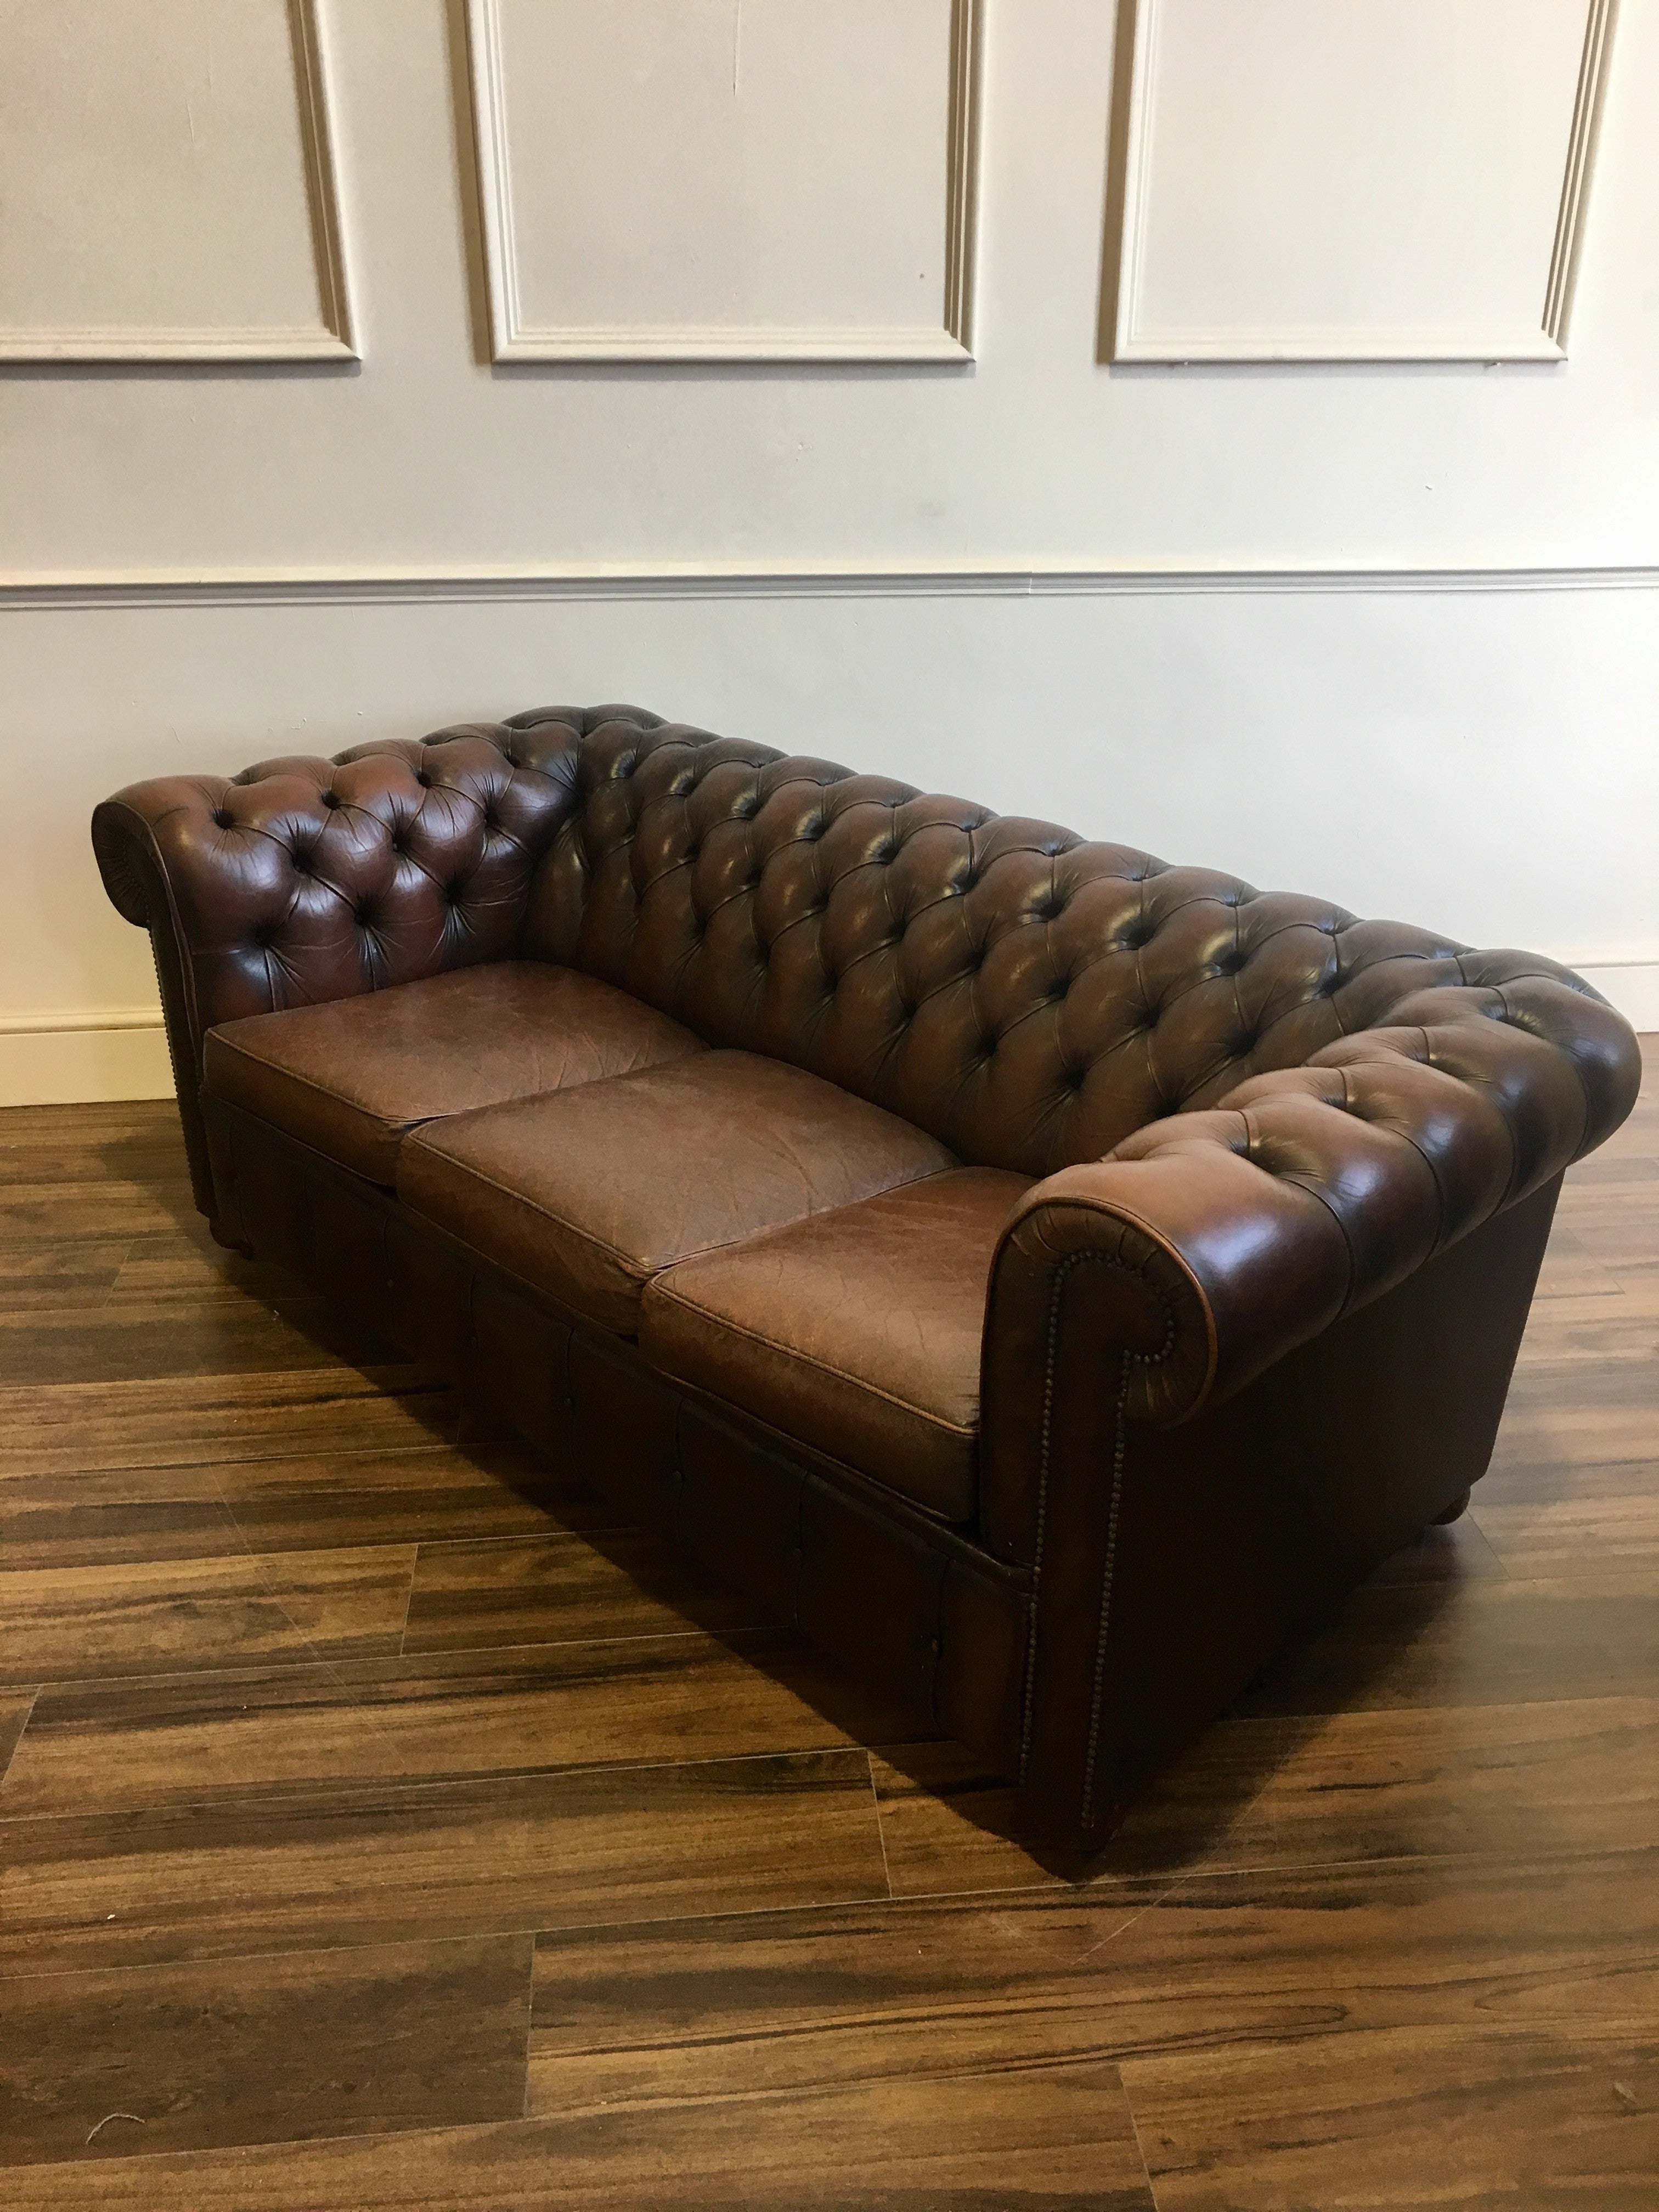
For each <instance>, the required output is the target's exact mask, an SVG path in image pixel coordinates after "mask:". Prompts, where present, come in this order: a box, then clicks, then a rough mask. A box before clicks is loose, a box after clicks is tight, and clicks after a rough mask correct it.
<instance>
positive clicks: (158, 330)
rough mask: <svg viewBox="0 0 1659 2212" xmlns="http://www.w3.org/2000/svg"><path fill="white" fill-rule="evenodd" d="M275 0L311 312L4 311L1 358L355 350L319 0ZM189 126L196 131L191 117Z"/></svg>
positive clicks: (145, 358)
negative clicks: (255, 316) (23, 316)
mask: <svg viewBox="0 0 1659 2212" xmlns="http://www.w3.org/2000/svg"><path fill="white" fill-rule="evenodd" d="M147 4H148V0H147ZM279 4H280V5H281V6H282V7H283V9H284V10H285V13H286V18H287V26H288V34H289V42H290V45H291V50H292V64H293V89H294V94H295V101H296V106H297V118H296V121H297V134H298V142H299V155H300V159H301V164H302V166H303V171H304V202H305V206H304V216H305V221H306V224H307V230H308V234H309V235H308V240H307V244H308V247H309V252H310V254H311V256H312V259H313V267H314V273H315V280H316V289H317V300H318V309H319V312H318V315H317V318H316V319H315V320H314V321H311V322H300V321H295V322H272V323H264V322H251V321H250V322H240V321H237V322H233V321H226V322H222V323H221V322H218V321H203V322H199V323H188V324H180V323H174V322H161V321H157V322H155V323H148V322H143V321H137V320H135V321H131V322H122V323H119V324H115V323H111V324H107V325H98V324H94V323H91V322H82V321H79V320H76V321H68V320H66V321H65V322H64V323H63V324H61V325H43V324H35V325H30V326H20V325H11V326H10V327H8V326H7V324H6V322H5V320H4V311H3V308H0V362H132V363H140V362H307V361H309V362H349V361H356V360H357V359H358V358H359V357H360V356H359V352H358V347H357V343H356V337H355V335H354V330H353V319H352V311H351V301H350V294H349V287H348V281H347V270H346V257H345V249H344V243H343V235H342V226H341V218H340V197H339V185H338V177H337V167H336V162H335V157H334V138H333V128H332V122H331V112H330V104H329V88H328V70H327V63H326V58H325V41H324V33H323V26H322V21H321V17H320V6H321V0H279ZM210 69H211V62H210ZM194 131H195V122H194V118H193V117H191V133H192V137H193V136H194Z"/></svg>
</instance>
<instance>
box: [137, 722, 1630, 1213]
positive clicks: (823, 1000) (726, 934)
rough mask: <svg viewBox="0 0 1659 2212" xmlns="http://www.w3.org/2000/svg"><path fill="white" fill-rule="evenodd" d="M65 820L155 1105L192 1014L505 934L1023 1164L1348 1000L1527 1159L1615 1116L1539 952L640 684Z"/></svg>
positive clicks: (1246, 1069) (1128, 1126) (1325, 1050)
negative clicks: (134, 1017)
mask: <svg viewBox="0 0 1659 2212" xmlns="http://www.w3.org/2000/svg"><path fill="white" fill-rule="evenodd" d="M93 839H94V847H95V848H96V850H97V854H98V858H99V861H100V866H101V868H102V870H103V874H104V880H105V883H106V886H107V888H108V890H109V891H110V895H111V896H112V898H113V900H114V902H115V903H116V905H117V906H118V908H120V910H121V911H122V913H124V914H125V915H127V916H128V918H129V919H130V920H131V921H139V922H144V923H147V924H148V925H149V927H150V928H151V931H152V935H153V937H154V938H155V942H156V945H157V957H158V961H159V962H160V963H161V969H162V977H163V985H164V990H163V997H164V1001H165V1003H166V1005H167V1020H168V1036H169V1041H170V1042H171V1044H172V1046H173V1052H174V1057H175V1060H176V1062H177V1064H178V1066H179V1071H180V1075H181V1080H180V1085H179V1089H180V1098H181V1102H182V1101H184V1100H185V1099H187V1098H188V1097H191V1095H192V1094H193V1091H194V1089H195V1083H196V1079H197V1073H199V1058H200V1040H201V1036H202V1034H203V1032H204V1030H206V1029H208V1028H210V1027H211V1026H212V1024H215V1023H216V1022H221V1021H226V1020H229V1019H231V1018H234V1017H235V1016H237V1015H240V1014H251V1013H259V1012H267V1011H269V1010H270V1009H273V1008H277V1007H283V1006H295V1005H299V1004H302V1003H305V1002H307V1001H313V1000H329V999H337V998H342V997H346V996H349V995H350V994H354V993H356V992H362V991H366V990H373V989H375V988H378V987H381V986H383V985H386V984H391V983H398V982H404V981H411V980H413V979H414V978H416V977H417V976H422V975H433V974H435V973H438V972H440V971H441V970H442V969H447V968H453V967H457V966H460V965H463V964H465V963H471V962H476V961H483V960H495V959H501V958H505V957H509V956H511V955H514V954H518V955H520V956H523V957H532V958H533V957H539V958H543V959H548V960H556V961H560V962H563V963H568V964H570V965H572V966H574V967H578V968H581V969H586V970H587V971H588V972H589V973H590V974H592V975H598V976H600V977H602V978H604V979H605V980H606V981H611V982H614V983H616V984H617V985H619V986H621V987H623V988H624V989H626V990H629V991H631V992H633V993H634V994H635V995H637V996H638V997H640V998H641V999H644V1000H647V1001H649V1002H650V1003H651V1004H652V1005H653V1006H659V1007H660V1008H661V1009H662V1010H663V1011H664V1012H667V1013H670V1014H671V1015H673V1016H674V1017H675V1018H677V1019H678V1020H679V1021H681V1022H683V1023H684V1024H686V1025H687V1026H688V1027H690V1028H691V1029H693V1030H696V1031H697V1032H698V1034H699V1035H701V1036H703V1037H705V1038H706V1039H707V1040H708V1042H710V1043H711V1044H717V1045H732V1046H739V1047H743V1048H746V1049H749V1050H751V1051H755V1052H761V1053H766V1054H771V1055H772V1056H774V1057H775V1058H777V1059H781V1060H791V1061H793V1062H794V1063H795V1064H796V1065H798V1066H802V1067H805V1068H809V1069H811V1071H813V1072H814V1073H817V1074H819V1075H822V1076H823V1077H825V1078H826V1079H829V1081H831V1082H833V1083H836V1084H838V1085H841V1086H842V1088H844V1089H846V1090H848V1091H854V1092H857V1093H858V1094H859V1095H860V1096H861V1097H866V1098H869V1099H872V1100H873V1101H874V1102H876V1103H878V1104H880V1105H883V1106H885V1107H888V1108H889V1109H891V1110H892V1111H893V1112H895V1113H897V1114H900V1115H904V1116H905V1117H906V1118H907V1119H908V1120H909V1121H914V1122H915V1123H916V1124H917V1125H918V1126H919V1127H922V1128H924V1129H926V1130H927V1131H929V1132H930V1133H932V1134H933V1135H934V1136H936V1137H938V1138H939V1139H941V1140H942V1141H943V1142H944V1143H945V1144H947V1145H949V1146H951V1149H952V1150H953V1151H955V1152H957V1154H958V1155H959V1156H960V1157H961V1158H963V1159H964V1160H968V1161H970V1162H973V1163H975V1164H981V1165H987V1166H995V1167H1006V1168H1014V1169H1018V1170H1024V1172H1025V1173H1027V1174H1029V1175H1033V1176H1045V1175H1048V1174H1050V1173H1052V1172H1054V1170H1057V1169H1060V1168H1063V1167H1066V1166H1068V1165H1070V1164H1073V1163H1076V1162H1079V1161H1084V1160H1091V1159H1098V1158H1101V1157H1102V1156H1103V1155H1104V1154H1105V1153H1107V1152H1110V1151H1111V1150H1112V1149H1113V1147H1114V1146H1116V1145H1118V1144H1119V1143H1120V1142H1121V1141H1122V1140H1123V1139H1126V1138H1127V1137H1129V1136H1130V1135H1131V1134H1132V1133H1133V1132H1134V1131H1136V1130H1139V1129H1141V1128H1144V1127H1147V1126H1148V1125H1149V1124H1152V1123H1156V1122H1158V1121H1160V1120H1162V1119H1163V1118H1164V1117H1165V1116H1167V1115H1171V1114H1174V1113H1177V1112H1180V1111H1182V1110H1184V1109H1194V1108H1202V1107H1208V1106H1211V1105H1213V1104H1215V1103H1218V1101H1220V1100H1221V1099H1223V1098H1224V1097H1226V1096H1227V1094H1228V1093H1230V1092H1231V1091H1232V1090H1233V1089H1234V1088H1235V1086H1237V1085H1238V1084H1239V1083H1241V1082H1243V1081H1244V1080H1246V1079H1249V1078H1250V1077H1252V1076H1255V1075H1258V1074H1262V1073H1268V1072H1271V1071H1273V1070H1277V1069H1282V1068H1287V1067H1295V1066H1303V1065H1304V1064H1306V1063H1308V1062H1310V1061H1313V1060H1318V1061H1322V1062H1323V1061H1328V1060H1340V1058H1342V1057H1343V1056H1344V1054H1346V1053H1347V1052H1348V1050H1349V1044H1348V1041H1349V1040H1351V1039H1352V1038H1353V1037H1355V1036H1356V1035H1357V1034H1358V1033H1360V1032H1365V1031H1376V1030H1378V1029H1388V1030H1389V1032H1390V1036H1391V1037H1392V1038H1393V1042H1392V1044H1391V1046H1390V1049H1391V1050H1393V1051H1395V1053H1396V1054H1399V1053H1405V1054H1410V1055H1414V1056H1418V1057H1423V1058H1426V1059H1428V1060H1431V1061H1433V1062H1434V1064H1436V1065H1441V1066H1446V1067H1447V1068H1448V1069H1449V1070H1452V1071H1454V1072H1455V1073H1458V1074H1459V1075H1460V1076H1461V1077H1462V1079H1464V1080H1466V1081H1468V1082H1471V1083H1473V1084H1475V1085H1477V1086H1479V1087H1481V1088H1483V1089H1484V1090H1485V1091H1486V1092H1487V1093H1488V1094H1489V1095H1491V1096H1492V1097H1494V1098H1495V1099H1497V1100H1498V1101H1499V1102H1500V1103H1502V1104H1503V1106H1504V1112H1505V1113H1506V1115H1509V1117H1510V1120H1511V1121H1516V1126H1519V1125H1520V1122H1522V1121H1524V1120H1525V1119H1526V1117H1527V1116H1528V1115H1531V1116H1533V1117H1534V1119H1535V1118H1536V1117H1537V1116H1539V1115H1541V1114H1544V1113H1545V1112H1546V1110H1547V1112H1548V1114H1549V1115H1553V1121H1552V1123H1551V1129H1552V1131H1553V1134H1551V1135H1550V1137H1549V1141H1548V1144H1547V1145H1545V1146H1544V1150H1543V1151H1542V1152H1541V1153H1540V1157H1545V1156H1548V1157H1551V1158H1553V1157H1554V1156H1555V1152H1559V1149H1560V1146H1561V1144H1562V1143H1563V1142H1565V1145H1566V1154H1567V1155H1570V1154H1571V1152H1573V1151H1574V1150H1576V1149H1578V1148H1579V1147H1580V1146H1581V1145H1582V1144H1583V1143H1588V1142H1593V1141H1595V1140H1596V1139H1598V1138H1599V1136H1600V1134H1601V1132H1602V1130H1603V1129H1604V1128H1605V1127H1610V1126H1612V1121H1609V1120H1608V1119H1607V1115H1609V1114H1611V1115H1612V1120H1613V1121H1616V1119H1617V1118H1618V1115H1617V1113H1616V1112H1614V1111H1613V1097H1614V1092H1615V1091H1616V1090H1617V1086H1618V1084H1619V1082H1620V1081H1622V1080H1623V1076H1622V1075H1621V1074H1620V1073H1619V1071H1618V1068H1616V1067H1615V1066H1614V1063H1615V1062H1616V1061H1618V1060H1619V1054H1618V1053H1616V1052H1614V1051H1613V1048H1612V1047H1610V1046H1608V1045H1607V1042H1606V1039H1605V1037H1604V1036H1602V1033H1601V1032H1602V1029H1603V1027H1605V1024H1597V1022H1596V1021H1595V1019H1593V1018H1587V1015H1588V1012H1589V1009H1588V1008H1587V1006H1586V1000H1587V997H1589V996H1590V995H1591V994H1588V993H1587V987H1585V986H1584V985H1583V983H1581V982H1580V981H1579V980H1578V979H1577V977H1575V976H1573V975H1571V974H1570V973H1569V972H1568V971H1567V970H1565V969H1560V968H1557V967H1556V966H1555V965H1554V964H1553V963H1550V962H1547V961H1541V960H1538V959H1536V958H1534V957H1531V956H1529V955H1525V954H1510V953H1478V954H1477V953H1471V952H1470V951H1468V950H1467V948H1465V947H1463V946H1462V945H1457V944H1455V943H1454V942H1453V941H1452V940H1450V939H1444V938H1439V937H1436V936H1434V935H1431V933H1428V932H1426V931H1423V930H1419V929H1410V928H1406V927H1401V926H1400V925H1398V924H1395V923H1391V922H1367V921H1356V920H1355V919H1354V917H1353V916H1352V915H1350V914H1347V913H1346V912H1345V911H1344V910H1343V909H1342V908H1340V907H1335V906H1331V905H1329V904H1328V903H1326V902H1322V901H1321V900H1318V899H1312V898H1301V897H1296V896H1285V895H1282V894H1271V895H1268V894H1263V893H1261V892H1258V891H1255V890H1252V889H1251V888H1250V886H1249V884H1244V883H1241V882H1240V881H1239V880H1238V879H1237V878H1236V877H1232V876H1226V875H1220V874H1217V873H1214V872H1212V871H1210V870H1207V869H1200V868H1175V867H1170V866H1166V865H1165V864H1164V862H1163V861H1161V860H1154V859H1153V858H1152V855H1151V854H1147V853H1142V852H1139V851H1137V850H1135V849H1134V848H1132V847H1128V846H1122V845H1105V844H1093V843H1089V842H1085V840H1084V839H1082V838H1080V837H1079V836H1076V835H1075V834H1074V833H1073V831H1071V830H1067V829H1057V828H1055V827H1054V825H1053V824H1052V823H1044V822H1030V821H1023V820H1019V819H1016V818H1012V817H999V816H996V815H994V814H992V813H990V812H988V811H987V809H986V808H984V807H982V806H976V805H971V804H969V803H968V802H966V801H964V800H961V799H941V798H932V797H927V796H924V795H922V794H921V793H917V792H916V791H915V790H913V789H912V788H911V787H909V786H908V785H907V784H901V783H896V782H892V781H889V780H887V779H885V778H884V777H878V776H868V775H854V774H853V773H852V772H851V771H850V770H848V769H844V768H839V767H836V766H835V765H834V764H833V763H829V762H824V761H817V760H808V759H800V758H793V757H784V756H783V755H781V754H780V753H778V752H776V751H775V750H772V749H771V748H769V747H767V746H763V745H757V744H744V743H740V742H736V741H732V740H730V739H726V738H714V737H711V736H710V735H709V734H708V732H705V731H701V730H696V729H691V728H688V727H687V726H684V724H671V723H665V722H664V721H662V720H660V719H659V717H657V716H655V715H653V714H646V713H644V712H643V711H642V710H641V709H640V708H631V707H602V708H592V709H588V710H582V709H580V708H544V709H542V710H540V711H538V712H536V713H532V714H520V715H516V716H514V717H513V719H512V720H510V721H507V722H505V723H497V724H488V725H482V724H481V725H470V726H465V727H459V728H451V729H446V730H440V731H438V732H435V734H434V735H433V736H431V737H429V738H423V739H420V740H417V741H413V742H409V743H402V742H398V743H386V742H380V743H375V744H367V745H361V746H357V747H356V748H354V749H353V750H351V751H349V752H346V753H343V754H341V755H340V756H339V757H337V759H335V760H333V761H327V760H323V759H319V758H313V757H291V758H283V759H278V760H270V761H264V762H261V763H258V765H257V766H256V767H253V768H251V769H245V770H244V771H243V772H242V774H241V775H237V776H234V777H229V778H226V777H217V776H178V777H166V778H161V779H159V780H156V781H151V782H148V783H142V784H137V785H133V786H131V787H129V788H128V789H127V790H125V791H124V792H121V793H118V794H117V795H116V796H115V798H113V799H109V800H106V802H105V803H104V805H102V806H100V808H99V809H98V810H97V812H96V813H95V815H94V820H93ZM1592 1003H1594V1004H1595V1009H1596V1012H1599V1013H1601V1014H1603V1015H1606V1010H1605V1009H1603V1008H1601V1007H1600V1006H1599V1002H1593V1001H1592ZM1606 1020H1607V1022H1612V1021H1613V1017H1611V1016H1610V1015H1607V1016H1606ZM1402 1024H1404V1025H1406V1029H1402V1028H1401V1025H1402ZM1614 1026H1615V1028H1621V1025H1618V1024H1614ZM1500 1029H1503V1030H1507V1032H1508V1034H1507V1036H1506V1037H1505V1036H1499V1035H1498V1030H1500ZM1406 1030H1409V1034H1407V1033H1406ZM1552 1048H1553V1049H1552ZM1563 1085H1565V1089H1564V1088H1563ZM1598 1085H1599V1086H1600V1089H1599V1091H1598V1088H1597V1086H1598ZM1546 1101H1552V1102H1553V1103H1550V1104H1549V1105H1548V1107H1547V1109H1546V1105H1545V1103H1544V1102H1546ZM1575 1114H1576V1115H1577V1117H1578V1129H1577V1133H1573V1132H1571V1131H1569V1130H1567V1128H1566V1122H1567V1121H1568V1120H1570V1119H1571V1117H1572V1115H1575ZM187 1120H188V1115H187ZM1558 1123H1559V1125H1560V1126H1559V1127H1556V1124H1558ZM1540 1141H1541V1143H1542V1142H1543V1139H1542V1136H1541V1139H1540ZM1552 1147H1553V1149H1552ZM1564 1156H1565V1155H1564Z"/></svg>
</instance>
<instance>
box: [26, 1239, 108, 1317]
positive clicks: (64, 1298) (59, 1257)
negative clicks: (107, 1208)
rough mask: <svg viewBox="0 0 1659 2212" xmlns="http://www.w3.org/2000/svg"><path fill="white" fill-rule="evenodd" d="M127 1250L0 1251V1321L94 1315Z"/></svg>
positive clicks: (53, 1247)
mask: <svg viewBox="0 0 1659 2212" xmlns="http://www.w3.org/2000/svg"><path fill="white" fill-rule="evenodd" d="M130 1249H131V1247H130V1246H129V1245H127V1244H124V1243H112V1244H43V1245H28V1246H24V1247H22V1248H21V1249H20V1248H19V1247H17V1246H15V1245H12V1246H0V1316H9V1315H13V1314H31V1313H36V1312H40V1311H42V1310H52V1311H53V1312H59V1313H62V1312H69V1311H78V1312H82V1313H90V1312H94V1311H96V1310H97V1309H98V1308H99V1307H100V1306H101V1305H102V1304H104V1303H105V1301H106V1299H107V1298H108V1297H109V1294H110V1292H111V1291H112V1290H113V1289H114V1288H115V1285H116V1282H117V1280H118V1278H119V1275H120V1273H121V1265H122V1262H123V1261H125V1258H126V1255H127V1253H128V1252H129V1250H130Z"/></svg>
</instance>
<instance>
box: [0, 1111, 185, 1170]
mask: <svg viewBox="0 0 1659 2212" xmlns="http://www.w3.org/2000/svg"><path fill="white" fill-rule="evenodd" d="M181 1144H182V1139H181V1138H180V1135H179V1109H178V1107H177V1106H176V1105H175V1104H174V1103H173V1100H172V1099H171V1098H116V1099H100V1100H95V1101H87V1102H85V1103H76V1104H75V1105H70V1106H8V1107H7V1108H5V1109H4V1110H3V1111H0V1173H4V1172H7V1171H8V1163H9V1161H10V1160H11V1159H12V1158H21V1157H24V1156H27V1154H30V1153H38V1152H47V1153H49V1154H52V1155H54V1156H55V1157H56V1158H58V1159H59V1160H64V1161H70V1162H75V1163H79V1162H81V1161H83V1160H86V1159H88V1158H92V1159H96V1158H100V1157H101V1156H102V1155H104V1154H105V1153H106V1152H117V1151H120V1150H122V1149H123V1148H126V1149H131V1148H133V1147H135V1146H136V1147H137V1148H138V1149H139V1150H142V1151H144V1152H159V1153H162V1154H165V1155H166V1157H167V1158H168V1159H169V1160H170V1161H171V1162H172V1164H173V1167H174V1169H175V1170H176V1168H177V1164H178V1161H179V1156H180V1148H181Z"/></svg>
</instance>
